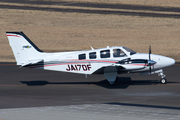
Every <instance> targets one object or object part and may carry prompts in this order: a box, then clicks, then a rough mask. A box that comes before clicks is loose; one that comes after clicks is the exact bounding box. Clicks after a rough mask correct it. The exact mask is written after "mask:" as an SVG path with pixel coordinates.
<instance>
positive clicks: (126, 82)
mask: <svg viewBox="0 0 180 120" xmlns="http://www.w3.org/2000/svg"><path fill="white" fill-rule="evenodd" d="M20 82H21V83H22V84H26V85H27V86H44V85H97V86H101V87H104V88H107V89H126V88H128V87H129V86H130V85H157V84H161V83H160V82H159V81H158V80H133V81H132V80H131V78H130V77H118V80H117V81H116V84H115V85H110V84H109V82H108V81H107V80H106V79H105V80H102V81H99V82H48V81H46V80H35V81H20ZM168 83H176V82H168Z"/></svg>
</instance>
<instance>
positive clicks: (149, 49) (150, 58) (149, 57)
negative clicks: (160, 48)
mask: <svg viewBox="0 0 180 120" xmlns="http://www.w3.org/2000/svg"><path fill="white" fill-rule="evenodd" d="M149 60H151V45H150V46H149Z"/></svg>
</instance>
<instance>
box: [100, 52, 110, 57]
mask: <svg viewBox="0 0 180 120" xmlns="http://www.w3.org/2000/svg"><path fill="white" fill-rule="evenodd" d="M100 55H101V58H110V50H102V51H100Z"/></svg>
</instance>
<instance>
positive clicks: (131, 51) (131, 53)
mask: <svg viewBox="0 0 180 120" xmlns="http://www.w3.org/2000/svg"><path fill="white" fill-rule="evenodd" d="M123 48H124V49H125V50H126V51H127V52H130V55H134V54H136V52H135V51H133V50H131V49H129V48H127V47H123Z"/></svg>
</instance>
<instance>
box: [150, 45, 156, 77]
mask: <svg viewBox="0 0 180 120" xmlns="http://www.w3.org/2000/svg"><path fill="white" fill-rule="evenodd" d="M154 64H156V62H155V61H153V60H151V45H150V46H149V60H148V66H149V73H150V74H151V66H153V65H154Z"/></svg>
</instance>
